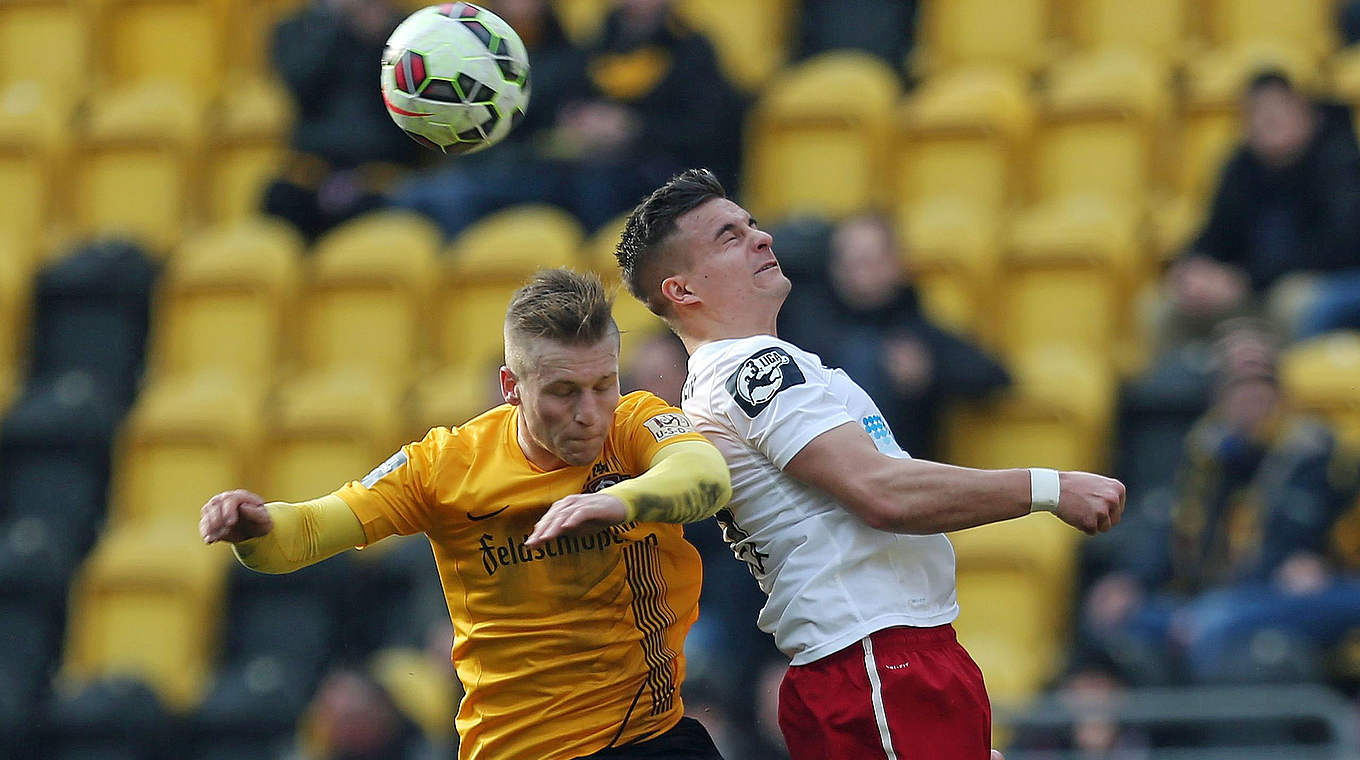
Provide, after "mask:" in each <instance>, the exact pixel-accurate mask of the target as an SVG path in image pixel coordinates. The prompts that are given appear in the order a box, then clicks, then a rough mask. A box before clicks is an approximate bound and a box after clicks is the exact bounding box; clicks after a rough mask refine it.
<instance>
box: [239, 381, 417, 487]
mask: <svg viewBox="0 0 1360 760" xmlns="http://www.w3.org/2000/svg"><path fill="white" fill-rule="evenodd" d="M398 398H399V397H398V395H397V394H396V393H393V392H391V391H390V390H388V389H386V388H383V387H381V386H375V385H373V384H372V383H371V381H370V380H367V379H366V378H365V377H364V376H363V375H359V376H346V375H344V374H341V373H329V374H321V375H309V376H305V377H302V378H298V379H296V380H293V381H291V382H288V383H285V384H284V385H283V386H281V387H280V389H279V393H278V398H277V399H276V400H275V402H274V404H273V405H272V406H271V407H270V408H269V411H268V413H267V415H266V429H265V437H264V443H263V444H262V446H261V450H260V457H259V468H258V473H259V479H258V482H259V484H260V493H261V494H262V495H264V496H265V498H268V499H271V500H281V501H302V500H304V499H314V498H316V497H318V496H323V495H325V494H328V493H330V492H331V491H334V490H335V489H337V488H339V487H340V486H342V485H344V484H345V483H348V482H349V481H351V480H359V479H361V478H363V477H364V475H366V474H368V472H369V471H370V470H372V469H373V468H374V467H377V466H378V465H379V464H381V463H382V462H383V461H384V460H385V459H387V458H388V457H389V456H391V454H392V452H393V451H395V450H396V449H397V447H398V446H399V445H401V444H402V443H405V440H404V437H403V436H402V433H403V432H404V431H403V430H402V428H401V423H400V419H399V416H398Z"/></svg>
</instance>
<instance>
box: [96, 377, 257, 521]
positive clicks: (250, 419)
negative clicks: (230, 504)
mask: <svg viewBox="0 0 1360 760" xmlns="http://www.w3.org/2000/svg"><path fill="white" fill-rule="evenodd" d="M260 413H261V398H260V397H259V396H258V395H254V394H250V393H244V392H241V391H240V390H239V389H235V388H233V387H232V386H231V385H230V384H228V383H223V382H214V381H213V380H212V379H210V378H195V379H190V380H186V381H182V382H173V381H171V382H162V383H156V384H153V385H151V386H148V387H147V388H146V389H145V390H143V391H142V393H141V396H140V397H139V398H138V400H137V404H136V405H135V406H134V407H133V408H132V410H131V412H130V413H129V414H128V417H127V419H126V420H125V421H124V423H123V427H122V430H121V431H120V433H119V438H118V443H117V447H116V449H115V456H114V469H113V488H112V489H111V495H112V499H111V508H110V517H111V519H112V520H113V521H114V524H115V525H120V524H121V525H127V526H142V525H147V524H150V523H153V522H164V523H166V524H167V525H170V526H173V529H174V530H178V531H183V532H186V533H193V531H194V530H195V526H196V525H197V524H198V518H199V508H200V507H202V506H203V503H204V502H206V501H207V500H208V499H209V498H210V497H211V496H212V495H213V494H215V493H220V492H222V491H227V490H230V489H233V488H245V487H249V486H251V485H252V477H251V475H252V473H251V468H250V464H251V460H252V458H253V457H254V456H255V455H256V454H257V452H258V451H259V441H260V427H259V426H260V416H261V414H260Z"/></svg>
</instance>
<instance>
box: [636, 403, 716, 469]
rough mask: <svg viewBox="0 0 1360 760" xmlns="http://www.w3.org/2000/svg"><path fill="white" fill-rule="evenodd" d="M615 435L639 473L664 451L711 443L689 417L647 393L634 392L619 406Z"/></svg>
mask: <svg viewBox="0 0 1360 760" xmlns="http://www.w3.org/2000/svg"><path fill="white" fill-rule="evenodd" d="M619 412H620V414H619V415H618V416H617V418H616V421H615V425H616V428H615V434H616V435H618V436H620V439H619V440H620V443H621V444H622V445H621V446H620V447H619V448H620V450H621V451H622V452H624V453H625V455H626V456H627V457H628V458H629V459H630V460H632V462H633V463H634V465H635V466H636V468H637V471H638V472H641V471H643V470H645V469H646V468H647V466H648V465H650V464H651V462H652V459H653V458H655V457H656V453H657V452H658V451H660V450H661V449H663V448H665V447H667V446H670V445H671V444H673V443H679V442H680V441H705V442H706V441H707V440H708V439H706V438H704V436H703V435H702V434H700V433H698V432H697V431H695V429H694V425H693V423H691V422H690V419H689V417H686V416H685V413H684V412H682V411H680V410H679V409H677V408H675V407H673V406H671V405H670V404H668V403H666V402H665V401H664V400H662V399H661V398H659V397H657V396H655V395H653V394H652V393H649V392H647V391H638V392H635V393H630V394H628V395H627V396H625V397H624V399H623V401H622V402H620V404H619Z"/></svg>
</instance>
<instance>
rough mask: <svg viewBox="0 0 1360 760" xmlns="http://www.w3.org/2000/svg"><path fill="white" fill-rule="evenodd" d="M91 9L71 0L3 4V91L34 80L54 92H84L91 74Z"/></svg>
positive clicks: (20, 0) (0, 37)
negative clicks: (9, 86) (12, 84)
mask: <svg viewBox="0 0 1360 760" xmlns="http://www.w3.org/2000/svg"><path fill="white" fill-rule="evenodd" d="M92 21H93V18H92V16H91V14H89V13H88V12H87V11H86V9H85V8H84V7H83V6H82V5H80V4H77V3H73V2H69V0H11V1H10V2H6V3H4V4H3V5H0V90H2V89H3V85H4V84H7V83H15V82H24V81H31V82H35V83H37V84H39V85H40V86H42V87H43V88H44V89H49V90H53V91H69V90H71V89H75V90H76V91H79V90H81V89H83V88H86V87H89V86H90V85H91V83H90V82H86V81H82V80H84V79H85V78H87V77H88V76H89V74H90V65H89V50H90V39H89V35H90V32H91V31H92V29H93V28H94V24H93V23H92Z"/></svg>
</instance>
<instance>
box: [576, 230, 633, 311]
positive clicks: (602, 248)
mask: <svg viewBox="0 0 1360 760" xmlns="http://www.w3.org/2000/svg"><path fill="white" fill-rule="evenodd" d="M627 220H628V215H627V214H620V215H619V216H616V217H614V218H613V219H610V220H609V221H608V222H605V223H604V224H602V225H600V228H599V229H598V230H596V231H595V232H593V233H591V235H590V237H588V238H586V241H585V242H584V243H582V244H581V250H580V251H579V252H577V258H578V259H579V260H580V262H581V266H582V267H585V269H586V270H588V271H591V272H594V273H595V274H598V275H599V276H600V279H602V280H604V281H605V284H606V285H610V286H619V287H620V288H621V289H620V290H619V291H618V293H619V295H618V297H619V298H625V297H627V296H628V292H627V290H625V289H622V286H621V285H620V282H619V263H618V259H617V258H615V257H614V251H615V250H617V249H618V245H619V238H621V237H623V226H624V223H625V222H626V221H627Z"/></svg>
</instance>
